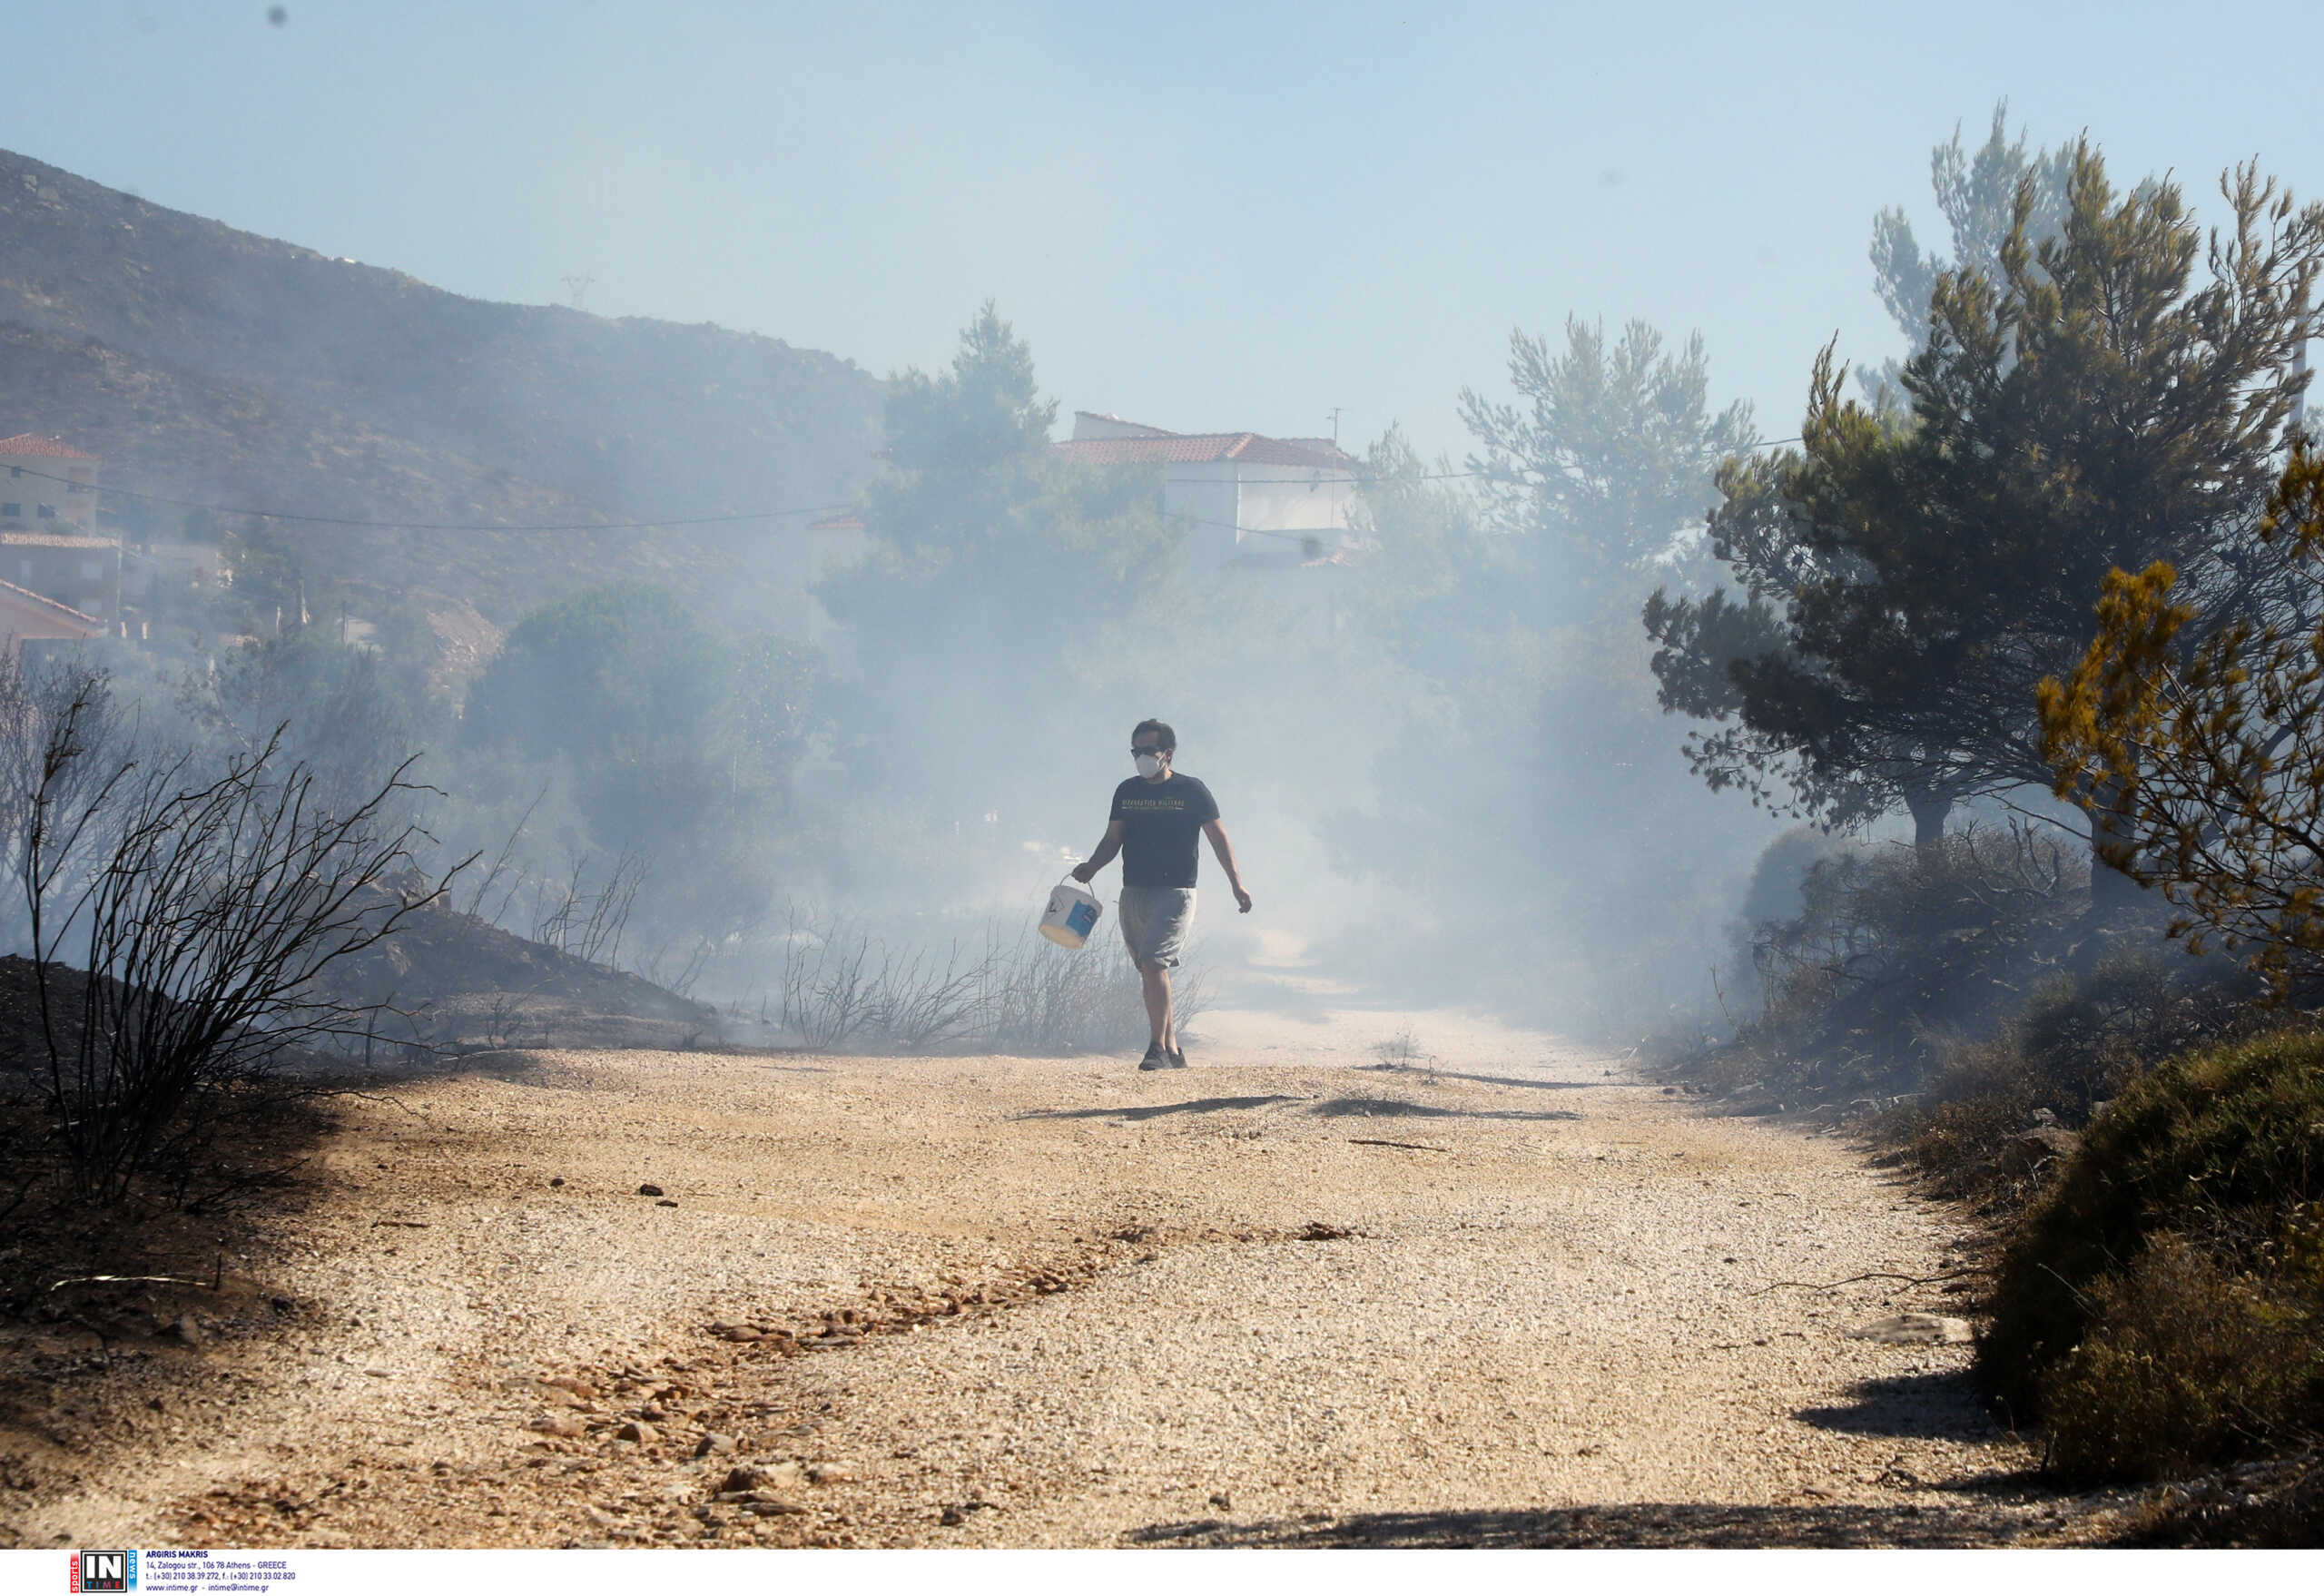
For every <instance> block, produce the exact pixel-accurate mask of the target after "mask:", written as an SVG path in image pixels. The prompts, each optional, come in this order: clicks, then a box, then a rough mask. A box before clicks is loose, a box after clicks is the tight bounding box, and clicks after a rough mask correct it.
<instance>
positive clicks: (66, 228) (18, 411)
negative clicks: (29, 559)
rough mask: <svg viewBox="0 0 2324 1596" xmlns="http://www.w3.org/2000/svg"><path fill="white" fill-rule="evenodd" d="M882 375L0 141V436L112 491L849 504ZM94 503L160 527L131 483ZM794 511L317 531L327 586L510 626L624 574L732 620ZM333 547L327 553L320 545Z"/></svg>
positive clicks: (474, 501) (427, 511) (168, 520)
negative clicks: (257, 231)
mask: <svg viewBox="0 0 2324 1596" xmlns="http://www.w3.org/2000/svg"><path fill="white" fill-rule="evenodd" d="M880 389H881V384H880V382H879V381H878V379H874V378H872V376H870V375H869V374H868V373H866V372H864V371H862V370H861V369H858V368H857V367H855V366H854V365H853V364H852V362H849V361H846V360H840V359H838V358H836V357H834V356H831V355H827V354H822V353H819V352H817V351H814V350H797V349H793V348H792V347H791V346H790V345H788V344H785V343H783V342H781V341H779V340H773V339H768V338H762V337H758V336H755V335H753V334H746V333H737V332H730V331H727V330H724V329H721V328H717V327H713V326H709V325H703V326H698V327H688V326H680V325H677V324H675V323H672V322H665V321H655V320H647V319H644V318H625V319H621V320H611V319H607V318H605V317H599V316H592V315H588V314H586V313H584V312H581V311H577V310H567V309H564V308H562V307H543V306H526V305H507V304H496V303H490V302H487V301H484V300H470V299H464V298H462V297H460V296H458V295H457V294H452V293H448V292H445V291H442V290H440V289H435V288H431V287H429V286H428V285H427V284H425V283H423V282H420V281H417V280H416V279H413V278H411V277H409V276H407V275H405V274H404V273H402V272H399V271H388V270H385V269H382V268H379V267H376V266H364V265H358V264H356V263H355V262H353V261H343V260H335V259H333V258H331V257H329V256H325V255H320V254H318V253H316V252H315V251H311V250H306V249H301V248H299V247H298V246H296V245H292V244H286V243H281V242H278V241H274V240H271V239H265V238H260V237H257V236H256V235H253V234H251V233H246V232H236V231H235V230H234V229H232V228H230V227H226V226H223V225H222V224H221V223H218V222H211V221H207V220H205V219H203V218H202V217H198V216H192V215H188V214H186V213H184V212H176V211H170V210H166V209H164V208H162V207H161V206H158V205H153V204H150V203H148V202H145V201H143V200H141V199H137V198H134V197H133V196H131V195H128V194H124V193H121V192H116V191H114V190H112V189H107V188H104V187H103V186H101V185H99V184H96V183H93V182H87V181H85V180H84V179H81V178H77V177H74V176H73V175H72V174H71V173H69V172H62V171H59V170H58V169H56V168H54V167H52V166H46V165H44V164H42V163H38V162H35V161H32V160H29V159H27V158H25V157H24V156H21V155H16V154H13V153H7V152H5V151H0V435H5V434H8V433H14V432H18V431H36V432H43V433H50V434H54V435H58V436H62V437H64V438H68V439H69V440H70V441H72V442H74V443H75V444H76V445H78V446H80V447H82V448H88V449H91V450H94V452H96V453H98V454H101V455H103V457H104V461H105V465H104V481H105V484H106V486H107V487H109V488H130V489H134V490H138V491H143V492H147V493H153V494H160V495H164V496H167V497H170V498H181V499H193V500H203V501H212V502H222V503H228V504H235V505H254V506H262V507H268V508H281V509H290V510H297V511H300V512H303V513H306V514H310V515H316V516H336V517H350V518H357V519H370V520H409V521H423V522H454V523H494V522H504V523H526V522H540V521H580V522H626V521H639V520H649V519H654V518H656V517H665V518H671V519H677V518H683V517H698V516H715V515H720V514H725V513H732V512H735V511H743V510H754V509H761V508H766V507H787V506H800V505H819V504H828V503H834V502H838V501H842V500H845V499H848V498H852V495H853V494H854V492H855V490H856V489H857V488H858V487H859V486H860V485H861V484H862V480H863V478H864V477H865V476H866V474H867V473H868V471H869V469H870V467H871V461H872V452H873V450H874V449H875V448H877V447H878V428H879V402H880ZM106 509H107V513H108V515H109V516H120V517H128V518H131V519H132V520H133V522H134V521H136V520H139V519H141V518H142V519H150V520H151V521H152V522H153V524H154V525H155V527H156V529H157V530H161V529H169V528H172V527H174V526H175V525H176V524H177V522H178V520H179V518H180V517H179V513H178V512H176V511H151V510H142V509H141V507H137V506H135V505H134V504H133V502H132V501H129V500H127V499H126V498H119V497H116V498H113V500H112V501H111V502H110V503H109V504H108V505H107V507H106ZM799 524H800V522H798V521H797V520H792V521H779V522H773V523H743V524H740V525H738V526H735V527H724V528H710V529H683V528H674V529H669V530H661V531H655V532H651V533H638V532H604V533H585V534H579V535H573V534H517V533H496V534H474V533H448V532H438V533H428V532H413V531H402V530H397V531H378V530H369V529H340V528H333V529H329V530H328V531H323V530H318V531H315V532H312V533H310V534H308V536H310V537H330V538H331V539H333V540H334V541H335V543H336V544H337V546H338V547H337V550H336V552H337V553H338V554H339V555H340V556H341V557H342V558H343V568H344V569H345V570H346V571H347V574H348V575H350V576H352V577H353V578H355V579H356V580H357V581H359V583H365V584H375V585H377V586H379V587H381V588H383V589H387V590H390V591H413V592H419V593H423V594H437V595H441V596H446V597H448V598H454V599H460V598H465V599H468V600H470V601H472V602H473V603H474V604H475V605H476V606H477V607H478V609H480V610H481V611H483V612H484V614H485V615H486V616H490V617H491V618H493V619H494V620H496V621H499V622H502V623H503V624H505V623H506V622H507V620H508V619H510V618H512V617H513V616H515V615H516V614H517V613H520V612H521V611H522V610H523V609H524V608H526V607H528V606H530V605H532V604H535V603H537V602H539V600H540V599H542V598H543V597H546V596H551V595H553V594H554V593H556V592H558V591H560V590H563V589H565V588H569V587H571V586H576V585H578V584H580V583H584V582H587V581H595V580H604V579H608V578H612V577H615V576H650V577H652V578H654V579H657V580H661V581H665V582H667V583H669V584H670V585H672V586H675V587H677V588H679V589H680V590H681V591H684V592H687V593H689V594H691V595H692V596H694V597H696V598H697V599H699V600H702V601H704V602H705V603H707V604H709V605H711V606H713V607H714V608H717V609H719V610H720V611H721V612H722V613H723V614H724V616H725V618H727V619H730V620H733V621H736V622H741V623H744V624H747V621H748V619H749V614H750V611H751V609H752V607H753V602H754V597H755V596H756V595H758V594H761V593H763V592H764V590H765V589H764V586H763V584H764V583H766V582H769V581H780V580H781V579H782V573H781V561H780V558H779V557H774V556H773V553H772V551H773V549H775V548H777V547H779V544H777V543H775V542H774V541H773V540H774V539H776V538H777V537H779V536H780V532H781V529H783V528H785V527H796V526H798V525H799ZM334 563H335V564H336V563H340V561H334Z"/></svg>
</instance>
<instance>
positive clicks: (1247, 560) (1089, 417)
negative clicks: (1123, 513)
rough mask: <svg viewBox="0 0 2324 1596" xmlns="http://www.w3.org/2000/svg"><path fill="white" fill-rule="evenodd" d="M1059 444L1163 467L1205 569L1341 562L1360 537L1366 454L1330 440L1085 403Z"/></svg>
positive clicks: (1167, 511)
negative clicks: (1360, 478) (1192, 426)
mask: <svg viewBox="0 0 2324 1596" xmlns="http://www.w3.org/2000/svg"><path fill="white" fill-rule="evenodd" d="M1057 448H1058V450H1059V452H1060V453H1062V454H1064V455H1066V456H1067V457H1068V458H1072V459H1077V460H1083V461H1087V462H1088V463H1090V464H1092V465H1158V466H1160V467H1161V468H1162V513H1163V514H1164V515H1166V516H1173V517H1179V518H1181V519H1183V520H1184V521H1185V522H1186V523H1187V530H1188V534H1189V536H1188V538H1187V547H1188V548H1189V549H1190V550H1191V551H1192V553H1191V558H1192V561H1193V565H1194V568H1195V570H1196V572H1198V573H1201V574H1208V573H1210V572H1214V571H1219V570H1225V569H1235V570H1256V571H1267V570H1274V571H1281V570H1295V569H1298V568H1300V567H1302V566H1330V565H1338V564H1342V563H1344V559H1345V557H1346V554H1347V552H1348V550H1349V548H1350V547H1352V546H1353V545H1354V544H1355V543H1356V542H1357V541H1358V538H1359V533H1358V530H1357V528H1358V527H1359V526H1360V525H1361V519H1360V509H1359V507H1358V503H1357V496H1356V471H1357V462H1356V461H1355V459H1354V457H1352V456H1350V455H1349V454H1347V453H1346V452H1345V451H1344V450H1343V449H1342V448H1340V446H1339V445H1338V444H1336V443H1334V442H1333V441H1332V440H1331V439H1330V438H1263V437H1261V436H1260V435H1259V434H1258V433H1256V432H1166V431H1164V430H1163V429H1161V428H1159V427H1147V426H1145V425H1143V424H1141V423H1139V422H1137V421H1125V420H1123V419H1121V418H1120V417H1118V416H1105V415H1098V414H1095V413H1093V412H1091V411H1088V410H1077V411H1075V412H1074V415H1073V436H1072V438H1069V439H1068V440H1067V441H1066V442H1064V443H1060V444H1059V445H1057Z"/></svg>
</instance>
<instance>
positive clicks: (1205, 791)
mask: <svg viewBox="0 0 2324 1596" xmlns="http://www.w3.org/2000/svg"><path fill="white" fill-rule="evenodd" d="M1108 818H1109V819H1111V820H1118V821H1119V822H1121V823H1122V885H1124V886H1126V887H1191V886H1193V885H1194V884H1195V839H1196V837H1198V836H1200V835H1201V834H1202V828H1203V827H1205V826H1206V825H1208V824H1209V823H1211V822H1212V821H1215V820H1216V819H1217V818H1218V803H1217V801H1216V799H1214V798H1213V797H1211V795H1210V789H1209V788H1208V787H1206V786H1204V785H1203V784H1202V783H1200V782H1198V781H1196V779H1195V778H1194V777H1192V776H1182V775H1180V774H1178V773H1177V772H1176V771H1173V772H1171V773H1170V779H1169V780H1168V781H1167V782H1149V781H1147V779H1146V778H1145V777H1144V776H1132V777H1130V779H1129V780H1128V781H1127V782H1124V783H1122V784H1121V785H1120V786H1118V787H1116V788H1115V789H1114V812H1113V813H1112V814H1111V815H1110V816H1109V817H1108Z"/></svg>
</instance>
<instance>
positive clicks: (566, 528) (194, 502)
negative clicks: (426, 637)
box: [15, 466, 854, 532]
mask: <svg viewBox="0 0 2324 1596" xmlns="http://www.w3.org/2000/svg"><path fill="white" fill-rule="evenodd" d="M15 470H17V471H19V472H21V473H22V474H23V475H25V476H26V477H37V478H41V479H42V480H43V481H44V482H62V483H64V484H65V485H66V486H67V487H81V488H89V489H90V491H92V492H101V493H104V494H107V495H109V496H111V497H113V498H135V499H143V501H144V502H146V503H147V504H165V505H169V506H171V507H172V508H175V509H182V510H208V511H210V512H211V513H212V514H213V515H221V516H251V517H256V518H258V519H260V520H262V521H300V522H304V523H306V524H308V525H310V526H316V527H375V528H379V529H382V530H389V531H398V532H644V531H651V530H652V529H654V528H655V527H714V526H724V525H727V524H730V523H733V522H736V521H773V520H780V519H782V518H783V517H787V516H824V515H833V514H836V513H838V512H839V511H841V510H852V509H853V508H854V505H852V504H817V505H802V506H800V507H797V508H795V509H784V510H740V511H736V512H735V513H734V514H732V515H723V516H674V517H669V518H668V519H665V520H658V521H540V522H511V521H487V522H477V523H462V522H457V521H373V520H366V519H362V518H360V517H353V516H308V515H301V514H300V513H298V512H297V511H295V510H258V509H248V508H244V507H241V506H239V505H223V504H207V503H204V502H202V500H200V499H192V498H170V497H169V496H168V495H167V494H162V493H140V492H138V491H136V490H135V489H134V488H97V487H95V486H94V484H91V483H85V482H84V483H75V482H74V481H73V479H72V478H69V477H59V476H56V475H54V473H52V472H48V471H35V470H34V469H33V468H31V467H30V466H19V467H15Z"/></svg>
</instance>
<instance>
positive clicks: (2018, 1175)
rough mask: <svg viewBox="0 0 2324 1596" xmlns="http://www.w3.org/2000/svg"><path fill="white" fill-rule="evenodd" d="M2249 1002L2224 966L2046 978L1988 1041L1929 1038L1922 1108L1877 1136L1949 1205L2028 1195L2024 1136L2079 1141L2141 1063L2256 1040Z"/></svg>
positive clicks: (2248, 983)
mask: <svg viewBox="0 0 2324 1596" xmlns="http://www.w3.org/2000/svg"><path fill="white" fill-rule="evenodd" d="M2258 995H2259V993H2258V983H2257V982H2256V981H2255V980H2252V978H2251V977H2250V976H2249V975H2248V974H2247V973H2245V972H2243V971H2240V970H2236V969H2235V968H2233V967H2232V966H2230V965H2225V964H2221V963H2219V962H2216V961H2208V962H2198V961H2193V960H2190V959H2188V958H2187V957H2186V956H2185V955H2183V954H2181V953H2177V952H2175V951H2170V950H2167V949H2165V948H2162V947H2160V946H2156V945H2153V944H2144V945H2132V946H2129V947H2120V948H2117V949H2115V950H2114V951H2112V952H2110V953H2108V954H2107V955H2105V956H2104V957H2103V958H2102V959H2100V960H2099V961H2097V963H2096V964H2095V965H2094V966H2093V968H2091V969H2090V970H2086V971H2083V972H2081V973H2067V972H2059V973H2056V974H2053V975H2050V976H2047V977H2044V978H2043V980H2040V981H2038V982H2037V983H2035V985H2034V987H2033V991H2032V993H2031V994H2030V995H2029V996H2028V997H2027V999H2026V1000H2025V1003H2024V1006H2023V1007H2022V1008H2020V1009H2019V1010H2017V1011H2016V1012H2015V1013H2014V1014H2011V1015H2010V1016H2009V1017H2008V1018H2007V1019H2006V1020H2003V1021H2002V1022H2001V1023H2000V1024H1999V1025H1998V1026H1997V1027H1995V1028H1994V1030H1992V1031H1991V1032H1990V1033H1989V1034H1987V1035H1985V1036H1983V1037H1970V1036H1963V1035H1957V1034H1956V1035H1951V1036H1936V1037H1934V1038H1933V1039H1931V1044H1930V1045H1931V1052H1932V1056H1933V1060H1934V1063H1933V1068H1932V1070H1931V1073H1930V1075H1929V1077H1928V1079H1927V1083H1926V1085H1925V1088H1924V1089H1923V1091H1922V1094H1921V1097H1920V1098H1919V1099H1918V1100H1917V1101H1915V1103H1913V1104H1911V1105H1910V1106H1909V1107H1907V1108H1903V1109H1902V1110H1900V1111H1899V1112H1898V1113H1897V1114H1896V1116H1895V1117H1894V1118H1892V1119H1891V1120H1890V1121H1889V1123H1888V1124H1887V1125H1886V1132H1887V1134H1888V1137H1889V1138H1890V1139H1892V1140H1894V1141H1896V1143H1898V1144H1900V1145H1901V1147H1902V1148H1903V1150H1904V1153H1905V1161H1906V1162H1907V1163H1909V1164H1911V1165H1912V1166H1914V1167H1915V1168H1917V1169H1918V1170H1919V1171H1920V1172H1921V1173H1922V1174H1924V1175H1926V1176H1928V1177H1930V1178H1931V1179H1933V1180H1934V1181H1935V1182H1936V1184H1937V1186H1938V1187H1939V1189H1940V1190H1942V1191H1944V1192H1945V1193H1946V1194H1947V1195H1950V1196H2013V1195H2014V1196H2024V1195H2029V1193H2028V1191H2027V1189H2026V1187H2025V1184H2024V1183H2025V1177H2027V1176H2028V1175H2029V1174H2030V1173H2031V1171H2030V1170H2029V1169H2028V1167H2027V1165H2028V1162H2029V1157H2030V1158H2033V1159H2035V1160H2038V1158H2039V1156H2040V1155H2039V1152H2038V1150H2037V1149H2034V1148H2030V1147H2029V1146H2028V1145H2027V1136H2028V1131H2029V1129H2031V1128H2036V1127H2047V1126H2055V1127H2058V1128H2061V1129H2063V1130H2064V1131H2066V1132H2068V1133H2071V1132H2074V1131H2079V1130H2080V1129H2082V1128H2083V1127H2084V1126H2086V1125H2088V1124H2089V1122H2090V1119H2091V1117H2092V1115H2093V1113H2094V1112H2095V1111H2096V1110H2097V1108H2099V1106H2100V1105H2101V1104H2102V1103H2105V1102H2108V1101H2110V1100H2111V1099H2112V1098H2114V1097H2116V1096H2117V1095H2118V1094H2120V1093H2121V1091H2122V1089H2123V1088H2124V1086H2126V1085H2127V1084H2128V1083H2129V1081H2130V1080H2131V1079H2132V1077H2133V1076H2135V1075H2137V1074H2138V1072H2139V1071H2140V1070H2142V1069H2144V1068H2145V1067H2146V1066H2147V1065H2148V1064H2150V1063H2152V1062H2154V1061H2156V1060H2158V1059H2166V1058H2169V1057H2171V1056H2172V1055H2173V1054H2176V1053H2181V1052H2184V1051H2186V1050H2187V1049H2190V1048H2193V1047H2197V1046H2200V1045H2202V1044H2204V1043H2208V1042H2215V1041H2220V1040H2223V1039H2233V1038H2235V1037H2239V1036H2248V1035H2250V1034H2252V1033H2253V1032H2254V1031H2256V1030H2260V1029H2262V1028H2263V1027H2264V1026H2266V1025H2267V1024H2268V1023H2269V1022H2270V1017H2269V1016H2268V1015H2267V1014H2266V1012H2265V1011H2264V1010H2261V1009H2260V1008H2259V1007H2258V1006H2257V1004H2256V1003H2255V1001H2254V1000H2255V999H2256V998H2257V996H2258ZM2274 1018H2275V1020H2276V1021H2277V1022H2279V1023H2280V1016H2277V1017H2274ZM2069 1140H2070V1137H2069ZM2063 1145H2066V1144H2065V1143H2060V1142H2056V1141H2055V1140H2054V1139H2053V1143H2052V1148H2053V1150H2054V1149H2055V1148H2058V1147H2062V1146H2063Z"/></svg>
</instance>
